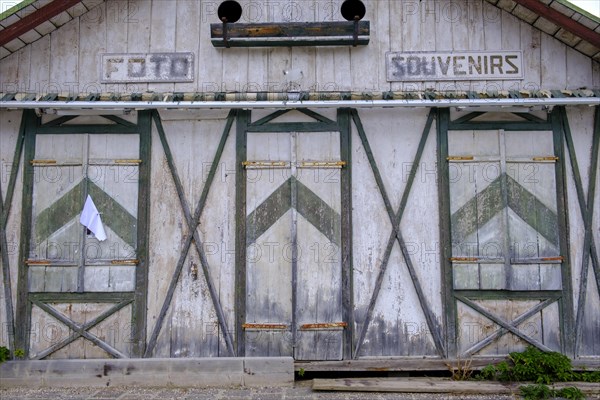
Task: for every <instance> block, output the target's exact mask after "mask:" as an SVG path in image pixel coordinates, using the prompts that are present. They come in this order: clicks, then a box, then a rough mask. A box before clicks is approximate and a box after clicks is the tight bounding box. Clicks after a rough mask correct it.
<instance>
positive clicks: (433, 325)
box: [352, 109, 445, 358]
mask: <svg viewBox="0 0 600 400" xmlns="http://www.w3.org/2000/svg"><path fill="white" fill-rule="evenodd" d="M434 115H435V111H434V110H433V109H432V110H431V111H430V112H429V116H428V117H427V122H426V123H425V128H424V129H423V134H422V135H421V141H420V142H419V147H418V148H417V153H416V155H415V159H414V162H413V164H412V167H411V170H410V174H409V176H408V181H407V183H406V187H405V188H404V192H403V194H402V199H401V201H400V206H399V208H398V212H395V211H394V209H393V207H392V203H391V202H390V199H389V196H388V194H387V191H386V190H385V186H384V184H383V180H382V179H381V173H380V172H379V168H378V167H377V163H376V162H375V157H374V156H373V151H372V150H371V145H370V144H369V141H368V139H367V135H366V133H365V130H364V127H363V125H362V122H361V120H360V117H359V115H358V112H357V111H356V110H353V111H352V119H353V120H354V125H355V126H356V128H357V130H358V135H359V136H360V139H361V142H362V145H363V147H364V149H365V153H366V155H367V158H368V159H369V164H370V165H371V169H372V170H373V175H374V176H375V182H376V183H377V186H378V188H379V192H380V193H381V197H382V198H383V202H384V204H385V208H386V211H387V214H388V217H389V219H390V222H391V224H392V232H391V233H390V237H389V238H388V242H387V246H386V248H385V252H384V255H383V261H382V262H381V266H380V268H379V273H378V275H377V280H376V281H375V288H374V290H373V295H372V296H371V300H370V302H369V306H368V308H367V315H366V317H365V321H364V323H363V325H362V328H361V330H360V334H359V337H358V342H357V343H356V348H355V350H354V358H358V356H359V354H360V348H361V346H362V344H363V342H364V340H365V336H366V334H367V330H368V329H369V324H370V322H371V318H372V314H373V309H374V308H375V303H376V302H377V298H378V296H379V291H380V290H381V285H382V282H383V277H384V274H385V271H386V270H387V266H388V263H389V259H390V254H391V253H392V248H393V246H394V243H395V242H396V241H397V242H398V244H399V245H400V250H401V252H402V256H403V257H404V262H405V263H406V267H407V269H408V273H409V274H410V278H411V280H412V283H413V286H414V288H415V291H416V293H417V297H418V298H419V302H420V304H421V307H422V309H423V313H424V314H425V319H426V321H427V326H428V328H429V331H430V332H431V335H432V337H433V342H434V344H435V347H436V350H437V351H438V353H439V354H440V355H441V356H442V357H443V356H444V355H445V348H444V343H443V340H442V334H441V332H440V329H439V326H438V324H437V322H436V320H435V316H434V314H433V311H432V309H431V306H430V305H429V303H428V301H427V298H426V296H425V293H424V292H423V289H422V286H421V283H420V282H419V277H418V275H417V273H416V270H415V268H414V265H413V263H412V259H411V257H410V254H409V253H408V249H407V248H406V242H405V241H404V238H403V236H402V232H401V231H400V222H401V221H402V215H403V214H404V210H405V209H406V203H407V202H408V196H409V194H410V189H411V187H412V184H413V182H414V179H415V176H416V173H417V169H418V168H419V165H420V161H421V156H422V155H423V150H424V149H425V144H426V143H427V138H428V136H429V131H430V130H431V126H432V124H433V119H434Z"/></svg>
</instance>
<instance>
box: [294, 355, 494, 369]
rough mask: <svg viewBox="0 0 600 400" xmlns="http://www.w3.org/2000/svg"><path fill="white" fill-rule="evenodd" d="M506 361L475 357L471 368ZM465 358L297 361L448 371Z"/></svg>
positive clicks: (299, 365)
mask: <svg viewBox="0 0 600 400" xmlns="http://www.w3.org/2000/svg"><path fill="white" fill-rule="evenodd" d="M501 361H506V358H504V357H485V358H483V357H482V358H474V359H472V360H471V369H473V370H479V369H482V368H483V367H485V366H487V365H489V364H497V363H499V362H501ZM459 362H460V363H461V364H462V363H464V360H446V359H441V358H425V359H423V358H415V357H412V358H373V359H359V360H344V361H312V362H306V361H305V362H302V361H300V362H298V361H297V362H296V363H295V369H296V371H299V370H301V369H302V370H304V371H376V372H395V371H447V370H448V369H449V367H448V366H451V367H453V366H457V365H458V364H459Z"/></svg>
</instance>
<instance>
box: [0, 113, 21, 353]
mask: <svg viewBox="0 0 600 400" xmlns="http://www.w3.org/2000/svg"><path fill="white" fill-rule="evenodd" d="M24 138H25V112H23V113H22V114H21V126H20V128H19V135H18V136H17V143H16V145H15V153H14V155H13V160H12V166H11V170H10V179H9V181H8V187H7V188H6V201H5V200H4V199H3V198H2V179H1V178H0V252H1V253H2V281H3V284H4V301H5V312H6V324H7V325H8V327H7V328H8V345H9V347H10V355H11V357H12V358H14V353H15V313H14V306H13V296H12V281H11V278H10V260H9V257H8V241H7V239H6V225H7V224H8V217H9V215H10V208H11V205H12V198H13V195H14V192H15V186H16V182H17V174H18V172H19V168H20V164H21V153H22V151H23V141H24Z"/></svg>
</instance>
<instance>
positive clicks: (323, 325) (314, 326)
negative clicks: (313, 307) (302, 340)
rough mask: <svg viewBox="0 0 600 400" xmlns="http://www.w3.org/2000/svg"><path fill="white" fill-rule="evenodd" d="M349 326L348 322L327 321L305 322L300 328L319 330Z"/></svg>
mask: <svg viewBox="0 0 600 400" xmlns="http://www.w3.org/2000/svg"><path fill="white" fill-rule="evenodd" d="M347 326H348V323H347V322H325V323H317V324H304V325H300V330H303V331H306V330H319V329H324V330H327V329H337V328H342V329H344V328H346V327H347Z"/></svg>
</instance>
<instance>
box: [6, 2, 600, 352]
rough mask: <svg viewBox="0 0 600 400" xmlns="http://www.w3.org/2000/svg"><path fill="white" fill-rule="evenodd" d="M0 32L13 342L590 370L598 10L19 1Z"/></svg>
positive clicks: (596, 322)
mask: <svg viewBox="0 0 600 400" xmlns="http://www.w3.org/2000/svg"><path fill="white" fill-rule="evenodd" d="M59 3H60V4H59ZM223 3H226V4H225V5H223ZM236 4H239V6H240V10H239V11H240V12H241V16H238V17H239V20H237V21H234V20H236V18H235V17H236ZM353 15H354V16H356V17H357V18H354V17H353ZM222 17H225V18H226V19H225V22H223V18H222ZM347 20H348V21H347ZM0 25H2V27H3V29H2V31H0V37H1V38H0V39H1V40H0V43H1V44H2V47H0V51H1V54H0V56H1V57H2V58H1V59H0V70H1V77H0V84H1V90H0V91H1V92H2V94H1V96H2V101H1V102H0V156H1V159H2V164H1V174H0V192H1V194H2V197H1V199H2V201H1V202H0V205H1V206H2V208H1V209H0V251H1V261H2V278H3V279H2V282H0V286H1V291H0V299H1V301H0V324H1V326H2V335H1V336H0V345H4V346H7V347H9V348H10V349H11V351H12V352H14V351H15V350H23V351H24V353H25V354H26V357H27V358H31V359H46V358H49V359H50V358H105V357H116V358H123V357H231V356H234V357H236V356H237V357H241V356H248V357H251V356H293V357H294V359H295V360H297V361H299V362H300V361H318V362H324V361H339V360H358V361H360V360H373V359H376V360H380V361H381V360H388V361H389V360H392V361H394V360H396V361H397V360H409V359H416V358H419V359H425V360H434V361H436V360H437V361H439V360H446V359H456V358H461V359H466V358H477V357H481V358H489V357H497V356H503V355H506V354H507V353H509V352H511V351H516V350H521V349H524V348H525V347H526V346H528V345H532V346H535V347H538V348H540V349H542V350H553V351H560V352H562V353H564V354H567V355H568V356H569V357H571V358H572V359H574V360H583V362H585V360H596V361H597V360H598V357H600V342H599V341H598V337H599V336H600V313H599V312H598V310H599V309H600V294H599V293H600V263H599V261H598V253H599V252H600V244H599V243H600V236H599V233H600V218H598V208H599V207H600V204H599V203H600V189H598V186H600V176H599V174H598V169H599V168H598V160H599V156H598V154H599V146H600V33H599V32H600V20H599V19H598V18H597V17H594V16H591V15H589V14H586V13H585V12H583V11H581V10H579V9H577V8H575V7H573V6H570V5H568V4H566V3H565V2H563V1H561V0H544V1H537V0H534V1H529V0H519V1H504V0H490V1H486V0H453V1H444V0H435V1H431V0H428V1H395V0H363V1H362V2H361V1H358V0H356V1H354V0H349V1H347V2H344V1H342V0H308V1H305V0H302V1H288V0H283V1H278V2H273V1H270V0H249V1H240V2H239V3H235V2H222V1H216V0H106V1H100V0H84V1H70V2H69V1H64V2H63V1H54V2H52V1H41V0H36V1H28V2H25V4H23V5H22V8H21V9H14V10H9V12H6V13H3V14H2V15H1V16H0ZM88 195H89V196H90V197H91V198H92V199H93V201H94V203H95V205H96V207H97V209H98V211H99V213H100V217H101V219H102V223H103V225H104V228H105V230H106V235H107V239H106V240H104V241H99V240H98V239H97V238H96V237H95V235H94V234H92V233H91V232H90V231H89V230H88V229H87V228H86V227H85V226H83V225H82V224H81V223H80V220H79V217H80V214H81V212H82V209H83V206H84V202H85V200H86V198H87V197H88Z"/></svg>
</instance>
